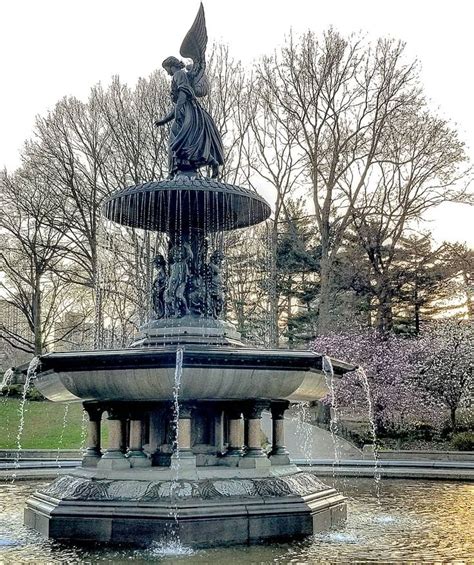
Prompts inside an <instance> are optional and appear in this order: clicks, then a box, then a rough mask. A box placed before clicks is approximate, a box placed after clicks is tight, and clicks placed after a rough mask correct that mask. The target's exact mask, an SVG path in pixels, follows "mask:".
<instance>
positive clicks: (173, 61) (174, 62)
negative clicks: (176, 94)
mask: <svg viewBox="0 0 474 565" xmlns="http://www.w3.org/2000/svg"><path fill="white" fill-rule="evenodd" d="M161 66H162V67H163V68H164V69H165V71H166V72H167V73H168V74H169V75H171V76H173V75H174V73H175V72H176V71H179V70H180V69H183V68H184V63H183V61H180V60H179V59H177V58H176V57H168V58H167V59H165V60H164V61H163V62H162V63H161Z"/></svg>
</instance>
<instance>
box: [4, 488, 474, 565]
mask: <svg viewBox="0 0 474 565" xmlns="http://www.w3.org/2000/svg"><path fill="white" fill-rule="evenodd" d="M39 484H41V483H32V482H28V483H23V482H17V483H14V484H12V483H1V484H0V563H1V564H3V563H5V564H10V563H11V564H13V563H15V564H16V563H54V564H56V563H61V564H62V563H97V562H105V563H107V562H109V563H126V562H127V563H130V562H131V561H132V562H135V563H150V562H164V563H183V564H185V563H186V564H187V563H211V562H212V563H298V564H302V563H348V562H362V563H367V562H372V563H380V562H385V563H386V562H392V563H393V562H400V563H402V562H407V561H411V562H413V561H415V562H434V561H436V562H440V561H441V562H451V563H474V536H473V532H474V484H473V483H462V482H446V481H414V480H393V479H390V480H383V481H382V484H381V492H380V500H377V498H376V496H375V489H374V483H373V481H370V480H367V479H347V480H345V481H342V480H340V479H339V480H338V483H337V484H336V487H337V488H338V489H340V490H342V491H343V492H344V494H345V495H346V496H348V497H349V501H348V520H347V524H346V525H345V527H341V528H338V529H337V530H333V531H330V532H326V533H323V534H318V535H316V536H314V537H312V538H309V539H307V540H305V541H302V542H295V543H292V544H288V543H285V544H283V543H282V544H272V545H259V546H252V547H246V546H244V547H242V546H239V547H231V548H218V549H207V550H198V551H194V552H193V551H191V550H189V549H188V548H182V547H176V546H173V545H171V546H170V545H169V544H166V543H155V544H154V545H153V546H152V547H150V548H148V549H140V550H137V549H132V548H119V549H117V548H107V547H101V548H100V547H99V548H93V549H91V548H88V549H86V548H81V547H77V546H72V545H64V544H58V543H56V542H51V541H48V540H44V539H43V538H41V536H40V535H39V534H37V533H36V532H34V531H31V530H29V529H27V528H25V527H24V526H23V525H22V515H23V506H24V501H25V499H26V498H27V496H29V495H30V494H31V492H33V490H35V488H36V487H37V486H38V485H39Z"/></svg>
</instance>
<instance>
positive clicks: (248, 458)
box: [239, 400, 270, 468]
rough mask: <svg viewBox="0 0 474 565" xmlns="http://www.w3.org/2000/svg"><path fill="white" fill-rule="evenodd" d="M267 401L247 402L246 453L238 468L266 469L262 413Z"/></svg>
mask: <svg viewBox="0 0 474 565" xmlns="http://www.w3.org/2000/svg"><path fill="white" fill-rule="evenodd" d="M268 405H269V404H268V402H267V401H261V400H252V401H249V402H248V403H247V404H246V406H245V409H244V415H245V420H246V425H247V437H248V440H247V441H248V444H247V451H246V453H245V455H244V456H243V457H242V459H241V460H240V462H239V467H245V468H251V467H267V466H269V465H270V461H269V460H268V458H267V455H266V453H265V451H264V450H263V449H262V428H261V419H262V412H263V411H264V410H265V409H266V408H268Z"/></svg>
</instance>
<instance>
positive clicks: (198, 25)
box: [179, 4, 209, 97]
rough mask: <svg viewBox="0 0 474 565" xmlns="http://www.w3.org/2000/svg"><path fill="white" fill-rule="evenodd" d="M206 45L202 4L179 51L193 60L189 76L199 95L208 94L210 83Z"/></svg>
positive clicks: (195, 92)
mask: <svg viewBox="0 0 474 565" xmlns="http://www.w3.org/2000/svg"><path fill="white" fill-rule="evenodd" d="M206 47H207V30H206V18H205V16H204V6H203V5H202V4H201V5H200V6H199V10H198V13H197V16H196V19H195V20H194V23H193V25H192V26H191V29H190V30H189V31H188V33H187V34H186V37H185V38H184V40H183V43H182V44H181V48H180V50H179V52H180V53H181V55H182V56H183V57H188V58H189V59H192V60H193V68H192V70H191V71H189V78H190V81H191V83H192V86H193V90H194V94H195V95H196V96H198V97H201V96H206V95H207V93H208V91H209V84H208V81H207V78H206V72H205V71H206Z"/></svg>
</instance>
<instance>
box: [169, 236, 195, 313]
mask: <svg viewBox="0 0 474 565" xmlns="http://www.w3.org/2000/svg"><path fill="white" fill-rule="evenodd" d="M170 258H171V265H170V276H169V279H168V286H167V288H166V291H165V304H166V313H167V315H168V316H169V317H170V318H181V317H182V316H186V315H188V314H189V313H190V311H189V306H188V301H187V299H186V285H187V283H188V280H189V275H190V270H189V264H190V262H191V261H192V258H193V256H192V251H191V247H190V246H189V245H188V244H186V243H185V244H183V245H175V247H173V248H172V250H171V252H170Z"/></svg>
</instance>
